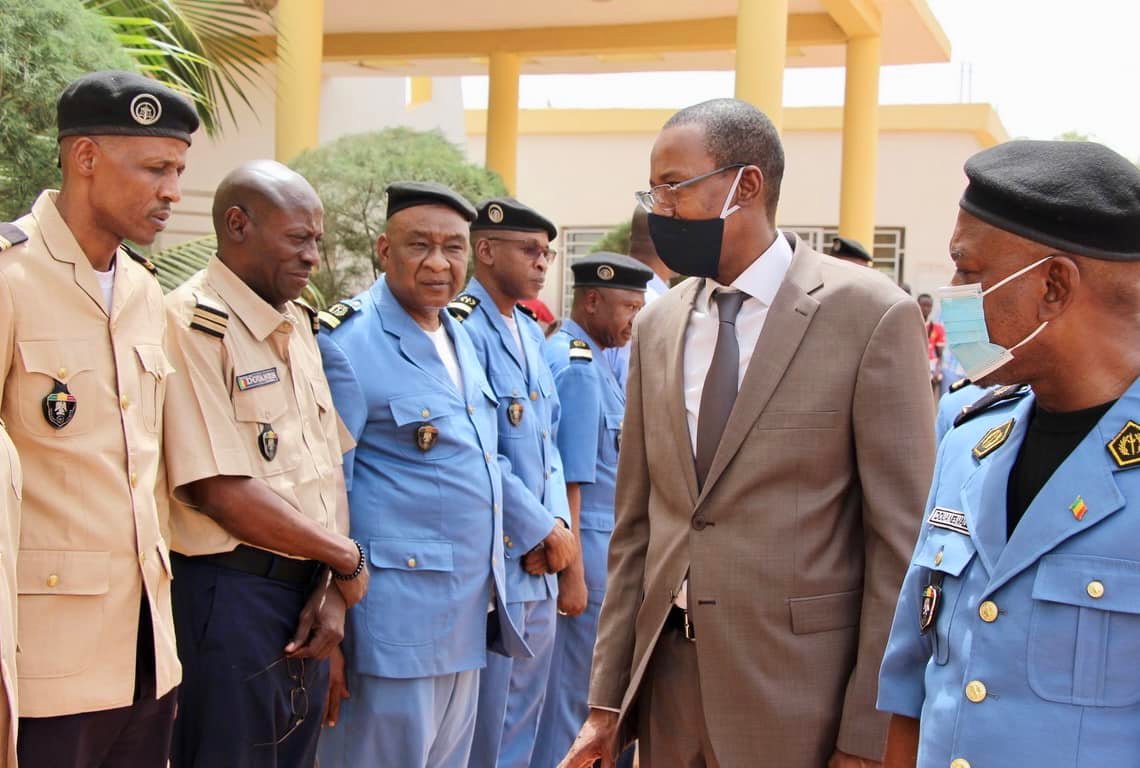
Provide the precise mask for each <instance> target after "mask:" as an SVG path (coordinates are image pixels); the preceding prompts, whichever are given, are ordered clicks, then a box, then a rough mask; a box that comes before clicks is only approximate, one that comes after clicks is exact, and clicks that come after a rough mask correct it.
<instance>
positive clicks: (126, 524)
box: [0, 72, 198, 768]
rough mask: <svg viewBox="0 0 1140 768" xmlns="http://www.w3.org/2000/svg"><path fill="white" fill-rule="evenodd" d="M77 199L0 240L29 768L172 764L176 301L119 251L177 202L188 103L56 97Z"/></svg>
mask: <svg viewBox="0 0 1140 768" xmlns="http://www.w3.org/2000/svg"><path fill="white" fill-rule="evenodd" d="M58 126H59V136H60V145H59V148H60V161H61V162H60V164H61V167H62V169H63V185H62V188H61V189H60V191H59V192H54V191H46V192H44V193H43V194H41V195H40V197H39V199H38V200H36V203H35V205H34V206H33V207H32V211H31V213H30V214H29V215H27V216H25V217H23V218H21V219H20V220H19V221H17V222H15V225H14V226H13V227H11V228H10V229H9V230H8V231H7V233H6V234H4V235H3V240H0V247H4V246H7V247H4V248H3V252H2V253H0V387H2V389H0V417H2V418H3V420H4V421H5V422H6V424H7V427H8V434H9V435H10V436H11V438H12V442H13V443H15V446H16V448H17V450H18V451H19V453H20V458H21V460H22V464H23V472H24V476H25V478H26V480H27V482H26V483H25V484H24V490H25V494H24V497H23V504H22V510H21V515H20V548H19V553H18V561H17V576H16V582H17V583H16V587H17V592H18V603H17V604H18V616H19V622H18V629H19V633H18V637H19V648H20V651H19V653H18V654H17V662H16V663H17V672H18V676H19V689H20V690H19V695H20V724H19V728H20V740H19V756H20V762H21V763H24V764H25V765H28V766H67V768H76V767H78V768H87V767H88V766H90V767H92V768H94V767H96V766H120V765H130V766H156V767H158V766H163V765H165V763H166V758H167V754H168V752H169V745H170V732H171V724H172V722H173V719H174V710H175V694H174V693H173V692H172V691H173V689H174V687H175V686H176V685H177V684H178V682H179V678H180V674H181V672H180V669H179V665H178V659H177V657H176V654H175V643H174V625H173V621H172V619H171V610H170V557H169V551H168V549H167V545H166V542H165V541H164V540H163V536H162V525H163V523H162V522H161V520H160V511H162V510H164V509H165V504H164V503H163V504H159V503H156V493H155V488H156V484H157V483H158V480H159V472H158V469H159V459H160V456H161V440H160V436H161V434H162V403H163V397H164V394H165V389H166V378H167V375H168V374H169V373H170V372H171V371H172V368H171V366H170V364H169V362H168V361H167V359H166V356H165V354H164V353H163V348H162V342H163V326H164V318H163V312H162V291H161V290H160V289H159V286H158V282H157V281H156V280H155V279H154V276H153V275H152V274H151V272H152V271H153V267H152V266H151V265H150V263H149V262H147V261H146V260H145V259H143V258H142V257H141V256H138V255H137V254H134V253H132V252H130V251H129V250H127V249H126V248H124V247H122V245H121V244H122V241H123V240H127V239H129V240H131V241H132V242H135V243H142V244H147V243H150V242H152V241H153V240H154V238H155V236H156V235H157V234H158V233H159V232H160V231H161V230H162V229H163V228H164V227H165V225H166V221H167V219H168V218H169V216H170V209H171V205H172V204H173V203H176V202H178V200H179V199H180V192H179V183H178V177H179V174H180V173H181V172H182V170H183V168H184V167H185V156H186V150H187V148H188V146H189V144H190V135H191V134H192V133H193V132H194V131H195V130H196V129H197V127H198V117H197V115H196V114H195V112H194V108H193V107H192V106H191V104H190V103H189V102H188V101H186V100H185V99H184V98H182V97H181V96H179V95H177V94H175V93H174V92H173V91H170V90H168V89H166V88H164V87H163V86H161V85H159V84H158V83H155V82H153V81H151V80H149V79H147V78H145V77H141V76H139V75H135V74H131V73H127V72H97V73H94V74H92V75H87V76H85V77H83V78H80V79H79V80H77V81H75V82H74V83H72V84H71V85H69V86H68V87H67V89H66V90H65V91H64V93H63V95H62V96H61V97H60V100H59V119H58Z"/></svg>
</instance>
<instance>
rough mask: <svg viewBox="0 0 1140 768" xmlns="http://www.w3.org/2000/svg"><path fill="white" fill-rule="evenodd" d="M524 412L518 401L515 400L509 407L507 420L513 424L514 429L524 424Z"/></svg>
mask: <svg viewBox="0 0 1140 768" xmlns="http://www.w3.org/2000/svg"><path fill="white" fill-rule="evenodd" d="M523 412H524V408H523V404H522V403H520V402H519V401H518V400H515V401H514V402H513V403H511V404H510V405H508V406H507V420H508V421H509V422H511V426H512V427H517V426H518V425H519V424H522V420H523Z"/></svg>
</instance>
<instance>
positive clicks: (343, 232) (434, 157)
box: [291, 128, 506, 301]
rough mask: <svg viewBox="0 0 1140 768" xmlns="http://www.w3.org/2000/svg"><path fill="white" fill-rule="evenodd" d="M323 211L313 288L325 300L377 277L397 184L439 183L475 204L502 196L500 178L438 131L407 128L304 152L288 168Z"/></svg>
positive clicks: (355, 289) (349, 292)
mask: <svg viewBox="0 0 1140 768" xmlns="http://www.w3.org/2000/svg"><path fill="white" fill-rule="evenodd" d="M291 165H292V167H293V169H294V170H296V171H297V172H298V173H300V174H302V175H303V176H304V177H305V178H306V179H308V180H309V182H310V183H311V184H312V185H313V187H314V188H315V189H316V190H317V194H318V195H320V198H321V202H322V203H324V206H325V237H324V244H323V246H322V265H321V270H320V271H319V272H317V273H316V274H315V275H314V276H313V284H314V285H315V286H316V287H317V289H318V290H319V291H320V293H321V294H322V295H323V296H325V297H326V298H327V299H328V300H330V301H336V300H338V299H341V298H344V297H346V296H351V295H352V294H354V293H357V292H359V291H361V290H363V289H364V288H365V287H366V286H367V285H369V284H370V283H371V282H372V281H373V280H375V279H376V277H377V276H378V274H379V270H378V267H377V265H376V259H375V256H374V253H375V250H374V248H375V243H376V238H377V237H378V236H379V235H380V233H381V232H383V231H384V221H385V219H384V213H385V209H386V207H387V202H388V201H387V197H386V195H385V194H384V189H385V188H386V187H387V186H388V184H390V183H392V182H394V181H436V182H439V183H441V184H446V185H447V186H449V187H451V188H452V189H454V190H455V191H457V192H459V193H460V194H462V195H463V196H464V197H466V198H467V199H468V200H470V201H471V202H472V203H478V202H479V201H481V200H483V199H485V198H488V197H493V196H496V195H504V194H506V188H505V187H504V186H503V182H502V180H501V179H500V178H499V176H498V175H497V174H494V173H492V172H490V171H488V170H486V169H485V168H483V167H482V166H480V165H475V164H474V163H470V162H468V161H467V159H466V158H465V157H464V156H463V152H462V151H461V150H460V149H459V148H458V147H456V146H454V145H453V144H450V143H449V142H448V141H447V140H446V139H445V138H444V137H443V134H441V133H440V132H438V131H431V132H420V131H413V130H411V129H408V128H388V129H385V130H382V131H375V132H371V133H362V134H356V135H353V136H345V137H343V138H340V139H337V140H336V141H333V142H329V143H328V144H324V145H322V146H320V147H317V148H315V149H311V150H308V151H306V152H304V153H302V154H301V155H300V156H299V157H297V159H296V160H294V161H293V162H292V163H291Z"/></svg>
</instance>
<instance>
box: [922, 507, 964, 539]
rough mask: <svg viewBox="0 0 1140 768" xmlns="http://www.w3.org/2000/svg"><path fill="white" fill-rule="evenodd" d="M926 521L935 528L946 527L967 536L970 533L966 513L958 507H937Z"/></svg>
mask: <svg viewBox="0 0 1140 768" xmlns="http://www.w3.org/2000/svg"><path fill="white" fill-rule="evenodd" d="M926 522H928V523H930V524H931V525H933V526H934V527H935V528H945V529H946V530H948V531H954V532H956V533H961V534H963V535H966V536H969V535H970V529H969V527H967V526H966V515H965V514H963V513H962V512H959V511H958V510H956V509H946V507H935V508H934V509H933V510H932V511H931V513H930V517H928V518H927V519H926Z"/></svg>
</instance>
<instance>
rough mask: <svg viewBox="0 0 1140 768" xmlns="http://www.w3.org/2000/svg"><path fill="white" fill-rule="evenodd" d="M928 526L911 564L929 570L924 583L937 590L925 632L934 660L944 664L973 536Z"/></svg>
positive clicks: (921, 600) (918, 620) (918, 618)
mask: <svg viewBox="0 0 1140 768" xmlns="http://www.w3.org/2000/svg"><path fill="white" fill-rule="evenodd" d="M930 530H931V532H930V534H929V535H927V537H926V542H925V543H924V544H923V545H922V547H921V548H920V549H919V551H918V553H917V554H916V555H915V557H914V561H913V562H914V565H916V566H918V567H920V568H925V569H927V571H928V572H929V574H930V577H929V578H928V579H927V582H926V583H924V584H923V587H925V586H926V584H932V585H934V586H935V587H936V588H937V590H938V596H937V598H936V599H937V603H936V604H935V606H934V611H935V617H934V624H933V626H932V627H930V629H928V630H927V633H928V634H929V636H930V639H931V642H932V643H933V646H934V647H933V658H934V662H935V663H936V664H945V663H946V662H947V661H949V660H950V641H951V635H950V633H951V630H952V629H953V622H954V614H955V612H956V611H957V608H958V602H959V600H960V599H961V598H962V587H963V584H964V582H965V577H964V576H963V573H964V572H965V570H966V566H967V565H969V564H970V561H972V560H973V559H974V555H975V554H976V553H977V549H976V547H975V546H974V542H973V540H972V539H971V538H970V537H969V536H968V535H966V534H964V533H957V532H955V531H947V530H943V529H941V528H931V529H930ZM923 603H924V596H922V595H920V596H919V600H918V604H919V605H920V606H922V605H923ZM922 619H923V617H922V615H921V614H920V615H918V616H915V617H914V621H915V623H921V621H922Z"/></svg>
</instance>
